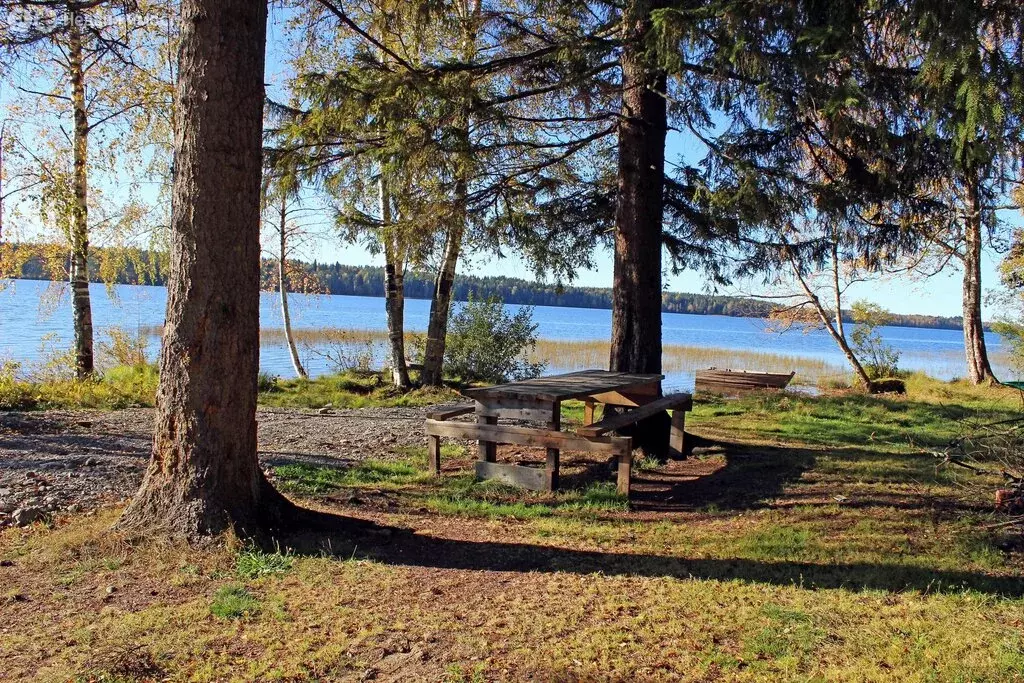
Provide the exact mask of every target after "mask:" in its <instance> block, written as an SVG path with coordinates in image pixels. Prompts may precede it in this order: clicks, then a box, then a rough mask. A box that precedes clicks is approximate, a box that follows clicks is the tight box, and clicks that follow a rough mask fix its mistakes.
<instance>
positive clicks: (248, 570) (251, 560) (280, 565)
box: [235, 548, 295, 579]
mask: <svg viewBox="0 0 1024 683" xmlns="http://www.w3.org/2000/svg"><path fill="white" fill-rule="evenodd" d="M294 561H295V558H294V557H293V556H292V555H291V554H289V553H282V552H281V551H280V549H278V550H276V551H274V552H266V551H264V550H260V549H259V548H247V549H245V550H243V551H241V552H239V553H238V559H237V561H236V562H235V571H236V572H237V573H238V576H240V577H241V578H243V579H258V578H259V577H261V576H271V575H273V574H284V573H286V572H287V571H288V570H290V569H291V568H292V564H293V563H294Z"/></svg>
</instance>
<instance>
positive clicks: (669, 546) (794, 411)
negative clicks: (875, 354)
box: [0, 378, 1024, 683]
mask: <svg viewBox="0 0 1024 683" xmlns="http://www.w3.org/2000/svg"><path fill="white" fill-rule="evenodd" d="M910 391H911V395H910V396H908V397H907V398H906V399H898V398H892V397H889V398H878V397H870V396H861V395H852V394H851V395H845V394H837V395H832V396H828V397H823V398H820V399H815V398H808V397H787V396H781V395H770V396H750V397H747V398H744V399H742V400H740V401H731V402H725V401H716V402H713V403H707V404H701V405H699V406H698V407H697V409H696V410H695V412H694V415H693V416H692V417H693V419H692V421H691V422H690V426H689V430H690V431H692V432H695V434H696V435H697V436H702V437H704V438H705V439H709V440H710V439H711V437H714V440H713V441H703V442H701V443H702V444H703V445H704V446H705V448H707V449H708V450H707V451H706V452H705V453H704V454H699V455H697V456H695V457H693V458H690V459H689V460H686V461H682V462H675V463H671V464H670V465H668V466H666V467H659V468H654V469H645V470H644V471H643V472H640V473H638V475H637V479H638V495H637V497H636V506H637V509H636V510H634V511H624V510H623V509H622V506H621V505H617V504H615V501H608V500H603V499H601V500H598V499H596V498H595V500H594V501H593V502H594V504H592V505H584V504H582V503H584V502H586V501H584V500H583V499H582V497H583V496H586V495H588V491H590V492H591V494H593V493H594V492H595V491H596V492H597V493H599V491H598V490H596V489H592V488H591V489H584V488H581V489H579V490H578V491H575V492H572V491H570V492H566V493H564V494H559V496H550V495H545V494H533V493H525V492H521V491H517V490H513V489H509V488H508V487H500V486H494V485H493V482H491V483H482V484H481V483H476V482H473V481H472V479H471V477H468V476H467V475H466V472H465V469H466V467H468V465H469V462H470V460H469V458H470V457H471V455H470V454H467V453H462V452H460V451H458V450H453V449H449V450H448V451H446V460H445V466H446V471H445V476H444V477H442V478H441V480H436V479H433V478H430V477H427V476H425V475H424V473H423V471H422V469H421V466H419V465H417V463H418V462H419V461H420V460H421V459H422V457H421V456H422V454H421V453H416V454H411V453H410V454H407V456H408V457H407V459H406V460H404V461H402V462H398V463H394V462H392V463H390V464H388V465H387V466H386V467H385V466H383V465H381V464H379V463H378V464H374V463H368V462H364V463H361V464H358V465H355V466H352V467H349V468H314V467H301V468H292V469H291V470H288V471H287V472H282V473H279V475H280V477H279V481H278V483H279V484H281V485H287V490H289V491H290V492H291V493H292V494H293V495H297V496H304V497H301V498H300V500H301V502H302V504H303V505H305V506H307V507H311V508H315V509H320V510H325V511H331V512H333V513H336V514H339V515H342V516H343V520H342V521H339V523H338V526H337V527H336V530H335V531H334V532H330V533H326V534H320V535H316V536H313V535H311V534H306V535H303V536H297V537H285V538H282V539H280V541H281V546H280V547H281V548H285V549H286V550H284V552H283V553H280V554H275V553H274V552H273V551H271V552H269V553H268V552H262V553H261V552H255V551H253V550H252V549H251V548H246V547H244V546H242V545H241V544H239V543H238V542H237V541H235V540H234V539H231V538H227V539H221V541H220V542H219V543H217V544H215V545H212V546H209V547H205V548H198V549H197V548H189V547H186V546H182V545H179V544H175V543H168V542H160V541H158V540H153V539H140V538H132V537H126V536H122V535H119V534H117V533H114V532H112V531H111V530H110V527H111V524H112V522H113V521H114V520H115V519H116V516H117V514H118V511H117V510H113V509H111V510H104V511H101V512H100V513H98V514H96V515H94V516H83V515H79V516H76V517H69V518H63V519H59V520H57V521H56V522H55V523H54V524H53V525H52V526H49V527H47V526H42V525H37V526H35V527H33V528H31V529H24V530H22V529H9V530H6V531H3V532H2V533H0V560H5V561H6V562H5V564H6V565H8V566H3V567H0V585H2V586H3V590H2V591H0V609H2V610H3V615H4V619H3V623H0V662H3V665H2V666H0V678H4V677H7V678H10V679H11V680H40V681H51V680H121V681H126V680H170V681H184V680H193V681H213V680H294V681H299V680H360V679H365V678H373V677H376V680H390V681H399V680H401V681H405V680H412V681H416V680H429V681H471V680H481V681H483V680H507V681H519V680H543V681H547V680H566V681H568V680H638V681H660V680H664V681H675V680H680V679H681V678H685V679H687V680H725V681H790V680H792V681H796V680H799V681H807V680H828V681H866V680H870V681H960V680H962V681H992V682H993V683H995V682H999V683H1003V682H1012V681H1024V621H1022V615H1024V556H1022V553H1021V545H1020V540H1019V538H1017V539H1014V538H1012V537H1000V536H998V535H996V533H994V532H992V531H989V530H986V529H984V528H983V527H982V525H983V524H984V523H986V522H988V521H991V513H990V511H989V508H988V506H987V504H986V503H985V502H982V503H978V502H977V501H976V500H973V501H972V500H967V499H965V492H966V489H964V488H963V487H962V485H961V484H962V479H961V477H962V476H963V475H962V474H961V473H959V472H956V471H953V470H944V469H937V468H936V467H935V463H934V461H933V460H931V459H929V458H923V457H921V456H920V455H919V454H915V453H913V452H912V449H909V448H907V447H906V442H907V436H908V435H909V430H910V429H911V428H916V429H918V430H919V433H918V434H916V435H915V436H917V437H919V438H921V439H925V441H926V442H927V440H928V439H931V440H941V439H945V438H947V435H948V430H949V419H948V411H949V410H951V409H952V407H953V406H956V409H957V410H958V411H959V412H960V414H961V416H974V417H978V418H986V419H988V418H990V417H996V416H997V414H998V413H999V412H1001V411H1009V410H1012V409H1013V407H1014V406H1015V405H1017V404H1018V399H1017V397H1016V396H1015V395H1014V393H1013V392H1008V391H1006V390H1002V389H994V388H973V387H966V386H963V385H960V384H941V383H937V382H934V381H931V380H925V379H922V378H912V381H911V382H910ZM503 455H505V454H503ZM413 456H415V457H413ZM540 457H541V458H542V457H543V455H541V456H540ZM569 460H570V461H571V460H572V458H571V456H570V457H569ZM601 465H602V467H598V468H597V470H599V471H600V472H599V474H600V475H601V476H604V477H605V478H607V475H608V471H607V467H606V466H604V464H603V463H601ZM574 466H575V467H577V468H581V467H583V468H585V467H586V466H587V465H586V464H585V463H575V465H574ZM285 475H287V476H285ZM657 487H662V489H664V492H663V493H659V492H658V491H659V490H660V489H657ZM573 495H575V496H577V498H578V500H577V499H570V498H569V497H568V496H573ZM837 496H838V497H839V498H837ZM575 503H580V504H575ZM524 512H525V513H529V514H524ZM367 522H369V523H372V524H375V525H377V526H376V527H373V528H372V529H370V530H361V527H360V524H363V523H367ZM289 547H291V548H294V551H293V552H289V551H288V550H287V548H289ZM108 588H112V589H113V590H109V591H108ZM40 615H45V618H41V617H40Z"/></svg>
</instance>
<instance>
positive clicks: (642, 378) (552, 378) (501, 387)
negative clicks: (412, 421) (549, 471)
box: [462, 370, 665, 401]
mask: <svg viewBox="0 0 1024 683" xmlns="http://www.w3.org/2000/svg"><path fill="white" fill-rule="evenodd" d="M664 378H665V376H664V375H645V374H637V373H631V372H611V371H609V370H580V371H579V372H568V373H565V374H563V375H547V376H546V377H538V378H536V379H528V380H523V381H521V382H509V383H508V384H497V385H495V386H493V387H481V388H479V389H466V390H464V391H463V392H462V393H463V394H464V395H465V396H468V397H469V398H472V399H475V400H478V401H479V400H482V399H483V400H486V399H497V398H516V399H525V400H531V399H532V400H539V401H566V400H569V399H573V398H583V397H585V396H591V395H593V394H601V393H604V392H606V391H620V390H622V389H628V388H630V387H635V386H639V385H642V384H650V383H652V382H660V381H661V380H663V379H664Z"/></svg>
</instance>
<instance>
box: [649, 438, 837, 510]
mask: <svg viewBox="0 0 1024 683" xmlns="http://www.w3.org/2000/svg"><path fill="white" fill-rule="evenodd" d="M686 439H687V444H688V447H689V448H690V449H691V451H692V450H693V449H698V450H699V451H701V453H702V457H696V456H694V455H691V457H689V458H688V459H686V460H682V461H675V462H670V463H669V465H668V467H666V468H662V469H658V470H654V471H648V472H644V471H637V472H634V475H633V482H634V483H633V492H632V494H631V501H632V504H633V508H634V509H637V510H646V511H652V512H686V511H693V510H700V509H704V508H708V507H713V508H716V509H718V510H746V509H753V508H758V507H765V506H767V505H769V504H770V503H771V501H773V500H774V499H775V498H777V497H778V496H779V495H781V494H782V493H783V492H784V491H785V490H786V487H787V486H789V485H790V484H791V483H793V482H795V481H796V480H798V479H800V477H801V476H802V475H803V473H804V472H806V471H808V470H810V469H811V468H813V467H814V464H815V458H816V455H817V453H816V452H815V451H813V450H809V449H802V448H777V447H770V446H747V445H743V444H737V443H729V442H724V441H712V440H709V439H704V438H701V437H699V436H696V435H692V434H687V436H686ZM716 455H717V456H723V457H724V464H723V463H722V462H721V458H708V457H704V456H716Z"/></svg>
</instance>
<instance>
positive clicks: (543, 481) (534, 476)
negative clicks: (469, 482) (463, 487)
mask: <svg viewBox="0 0 1024 683" xmlns="http://www.w3.org/2000/svg"><path fill="white" fill-rule="evenodd" d="M476 477H477V479H496V480H497V481H500V482H502V483H503V484H510V485H512V486H521V487H523V488H524V489H529V490H531V491H546V490H547V486H548V481H547V472H546V471H545V470H543V469H541V468H539V467H526V466H524V465H511V464H509V463H503V462H483V461H479V462H477V463H476Z"/></svg>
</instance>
